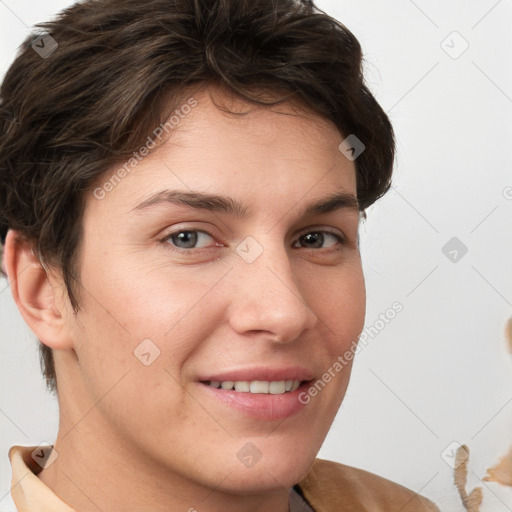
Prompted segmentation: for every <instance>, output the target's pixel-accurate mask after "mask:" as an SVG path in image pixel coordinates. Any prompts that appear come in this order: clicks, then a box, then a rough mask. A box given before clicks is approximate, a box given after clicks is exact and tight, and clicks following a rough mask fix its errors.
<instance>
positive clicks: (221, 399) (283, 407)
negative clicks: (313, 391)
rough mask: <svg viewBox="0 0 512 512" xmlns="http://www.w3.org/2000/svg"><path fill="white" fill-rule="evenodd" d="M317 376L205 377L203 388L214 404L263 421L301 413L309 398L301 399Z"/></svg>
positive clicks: (207, 397)
mask: <svg viewBox="0 0 512 512" xmlns="http://www.w3.org/2000/svg"><path fill="white" fill-rule="evenodd" d="M312 382H313V379H308V380H299V379H286V380H277V381H264V380H250V381H243V380H241V381H239V380H237V381H235V380H233V381H232V380H222V381H220V380H201V381H199V382H197V384H198V385H199V386H200V388H199V389H200V391H201V393H203V394H204V395H205V398H206V399H208V400H211V401H212V404H217V405H220V407H221V408H227V409H229V412H230V416H231V415H232V414H233V412H235V413H237V414H240V415H242V416H244V417H246V418H247V417H249V418H251V419H253V420H259V421H262V420H263V421H275V420H283V419H285V418H289V417H291V416H294V415H297V414H299V413H300V412H301V411H303V410H304V408H305V407H306V404H307V402H305V401H303V400H300V396H301V394H302V393H304V392H305V391H306V390H307V389H308V388H309V386H310V385H311V383H312Z"/></svg>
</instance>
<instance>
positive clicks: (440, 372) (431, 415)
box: [0, 0, 512, 512]
mask: <svg viewBox="0 0 512 512" xmlns="http://www.w3.org/2000/svg"><path fill="white" fill-rule="evenodd" d="M68 5H70V2H67V1H58V0H52V1H49V0H46V1H45V2H35V1H27V0H16V2H14V0H5V1H0V52H1V53H0V76H3V74H4V73H5V71H6V69H7V67H8V66H9V64H10V63H11V62H12V60H13V58H14V56H15V52H16V48H17V46H18V45H19V44H21V42H22V40H23V39H24V38H25V36H26V35H28V30H29V27H30V26H31V25H33V24H34V23H37V22H40V21H44V20H46V19H48V18H49V17H50V16H52V15H53V14H55V13H57V12H58V11H59V10H60V9H62V8H64V7H66V6H68ZM318 5H319V6H320V7H321V8H323V9H325V10H326V11H327V12H328V13H329V14H331V15H333V16H334V17H336V18H337V19H339V20H340V21H342V22H343V23H344V24H345V25H346V26H347V27H348V28H349V29H350V30H351V31H352V32H353V33H354V34H355V35H356V36H357V38H358V39H359V41H360V42H361V44H362V47H363V51H364V53H365V60H366V63H365V69H366V74H367V81H368V85H369V87H370V89H371V90H372V92H373V93H374V94H375V96H376V97H377V99H378V101H379V102H380V103H381V105H382V106H383V108H384V109H385V110H386V111H387V112H388V114H389V116H390V118H391V121H392V123H393V125H394V128H395V131H396V135H397V146H398V147H397V149H398V155H397V162H396V167H395V176H394V183H393V188H392V190H390V191H389V192H388V194H387V195H386V196H385V197H384V198H383V199H381V200H380V201H379V202H378V203H377V204H376V205H374V206H372V207H371V208H370V209H369V211H368V216H369V219H368V220H367V221H366V223H365V224H363V225H362V227H361V244H362V257H363V265H364V270H365V276H366V285H367V295H368V305H367V322H366V325H367V326H372V325H374V324H375V322H376V320H377V319H378V318H379V315H380V314H381V313H385V312H386V311H387V310H388V308H390V307H391V305H392V304H393V303H394V302H395V301H399V302H400V303H401V304H402V305H403V308H404V309H403V311H402V312H401V313H399V314H398V315H397V316H396V318H395V319H394V320H393V321H391V322H390V323H389V324H387V325H386V326H385V328H383V329H380V330H379V333H378V335H377V336H374V337H373V338H371V337H369V338H368V339H369V343H368V344H367V345H366V346H365V347H364V348H363V349H362V350H361V352H360V353H359V354H358V356H357V358H356V362H355V364H354V370H353V375H352V380H351V383H350V386H349V389H348V393H347V396H346V398H345V401H344V403H343V405H342V407H341V409H340V412H339V414H338V416H337V418H336V421H335V422H334V424H333V427H332V429H331V431H330V433H329V435H328V437H327V439H326V441H325V444H324V446H323V448H322V450H321V451H320V453H319V456H320V457H322V458H328V459H331V460H335V461H338V462H343V463H345V464H349V465H353V466H357V467H361V468H364V469H367V470H369V471H372V472H375V473H378V474H380V475H382V476H385V477H387V478H390V479H391V480H394V481H396V482H399V483H402V484H403V485H406V486H407V487H410V488H412V489H414V490H415V491H418V492H421V493H422V494H424V495H426V496H428V497H430V498H431V499H433V500H434V501H435V502H436V503H437V504H438V505H439V506H440V508H441V509H442V510H443V511H448V512H452V511H453V512H459V511H462V510H463V508H462V505H461V504H460V499H459V498H458V495H457V493H456V490H455V488H454V486H453V477H452V474H453V471H452V468H451V467H450V466H449V465H448V464H447V462H446V461H445V460H444V459H443V457H442V453H443V452H444V450H445V448H446V447H447V446H448V445H450V443H452V442H453V441H456V442H459V443H466V444H467V445H468V446H469V448H470V451H471V455H470V463H469V469H470V476H469V479H468V485H467V489H468V492H469V491H471V490H472V489H473V488H474V487H475V486H477V485H480V486H482V487H483V490H484V496H485V497H484V503H483V506H482V509H481V510H482V512H505V511H511V510H512V489H511V488H505V487H502V486H499V485H498V484H489V483H487V482H481V481H480V479H481V478H482V477H483V476H484V475H485V472H486V469H487V468H488V467H490V466H491V465H493V464H495V463H496V462H497V461H498V459H499V458H500V456H501V455H503V454H505V452H506V451H507V450H508V447H509V446H510V444H511V443H512V440H511V437H512V355H511V354H509V353H508V352H507V350H506V343H505V338H504V334H503V331H504V325H505V322H506V320H507V318H508V317H509V316H511V315H512V258H511V256H512V229H511V228H512V222H511V220H512V188H507V187H512V156H511V148H512V121H511V118H512V31H511V28H512V1H511V0H500V1H496V0H479V1H474V0H473V1H468V0H464V1H463V0H452V1H450V2H441V1H440V0H430V1H427V0H416V1H414V2H413V1H412V0H393V1H391V2H382V1H380V0H357V1H356V0H323V1H322V0H319V1H318ZM454 31H456V32H458V34H459V35H457V34H453V32H454ZM443 41H444V43H443ZM465 41H466V42H467V44H469V47H468V49H467V50H466V51H465V52H464V53H462V54H461V55H460V56H458V54H459V53H460V52H461V51H462V50H463V49H464V47H465V44H466V43H465ZM450 53H451V55H450ZM453 57H458V58H453ZM507 191H508V195H507ZM507 197H508V198H509V199H507ZM452 237H457V238H458V239H459V240H460V241H461V242H462V243H463V244H464V245H465V246H466V247H467V248H468V252H467V254H465V255H464V256H463V257H462V258H460V252H459V260H458V261H457V262H455V263H454V262H452V261H450V259H448V257H446V256H445V255H444V254H443V252H442V248H443V246H444V245H445V244H446V243H447V242H448V241H449V240H450V239H451V238H452ZM379 325H380V324H379ZM0 336H1V342H0V357H1V359H0V369H1V372H0V374H1V375H0V379H1V380H0V510H2V511H3V510H10V508H9V507H12V504H10V498H9V496H8V494H9V482H10V477H11V474H10V465H9V462H8V459H7V451H8V448H9V447H10V446H11V445H13V444H23V445H32V444H34V445H35V444H39V443H40V442H42V441H47V442H49V443H52V442H53V441H54V440H55V436H56V431H57V404H56V402H55V399H54V398H53V397H52V396H51V395H49V394H48V393H47V392H46V391H45V388H44V385H43V380H42V377H41V374H40V369H39V362H38V353H37V341H36V339H35V336H34V335H33V334H32V333H31V332H30V331H29V330H28V328H27V327H26V326H25V325H24V323H23V321H22V319H21V316H20V315H19V313H18V310H17V309H16V307H15V305H14V304H13V301H12V298H11V295H10V291H9V288H8V286H7V283H6V281H5V280H1V281H0ZM448 453H449V452H448Z"/></svg>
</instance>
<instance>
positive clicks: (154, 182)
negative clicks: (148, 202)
mask: <svg viewBox="0 0 512 512" xmlns="http://www.w3.org/2000/svg"><path fill="white" fill-rule="evenodd" d="M212 94H213V96H212ZM184 106H187V108H185V107H184ZM224 109H228V111H229V112H226V111H225V110H224ZM169 120H170V121H172V122H170V123H168V125H167V130H166V134H165V135H164V136H163V138H162V140H161V141H159V140H154V142H155V144H153V145H152V146H156V147H155V148H154V149H152V150H150V151H149V152H148V151H142V148H141V151H139V153H145V156H144V157H143V158H141V155H140V154H139V155H136V154H134V155H135V156H134V157H133V158H130V159H129V160H127V161H126V162H125V163H124V165H123V163H121V164H119V165H118V166H117V167H114V168H112V169H111V170H109V172H107V173H106V174H105V175H104V176H103V177H102V178H101V179H100V180H98V181H97V183H96V185H97V186H98V185H99V186H100V187H103V188H104V189H108V190H107V193H106V194H105V198H104V200H103V201H101V203H103V205H102V206H106V203H108V204H109V206H110V207H116V206H117V207H122V209H123V211H124V212H126V213H127V212H128V211H130V210H132V209H133V208H134V207H135V206H136V205H138V204H140V203H141V201H144V200H145V199H146V198H148V197H149V194H150V193H152V194H154V193H156V192H157V191H161V190H164V189H167V190H170V189H173V190H181V191H183V192H187V191H189V192H190V191H192V190H195V191H203V192H206V191H208V192H215V193H223V194H224V195H226V194H227V195H231V196H232V197H235V196H238V197H242V196H244V195H245V196H247V195H249V196H251V197H253V198H255V197H256V196H257V195H258V194H257V193H258V192H261V191H263V190H265V191H266V194H273V195H274V197H275V199H279V197H281V198H283V199H284V197H285V196H286V195H290V196H291V197H298V196H299V195H301V194H302V195H303V194H304V192H305V191H307V190H310V189H312V188H314V187H320V188H322V189H323V190H324V191H326V192H327V191H329V192H333V189H334V188H335V189H336V190H340V189H343V190H345V191H347V192H352V193H353V194H354V195H355V192H356V176H355V164H354V162H351V161H349V160H348V159H347V158H345V157H344V156H343V155H342V153H341V152H340V151H339V150H338V146H339V144H340V142H341V140H342V139H343V137H342V135H341V133H340V132H339V131H338V129H337V128H336V126H335V125H334V124H333V123H332V122H331V121H329V120H326V119H324V118H322V117H320V116H319V115H317V114H314V113H312V112H310V111H308V110H306V109H305V108H303V107H302V106H301V105H298V104H294V103H283V104H280V105H276V106H273V107H271V108H270V107H260V106H255V105H252V104H249V103H247V102H245V101H242V100H240V99H239V98H233V97H227V96H225V95H224V96H223V95H219V94H218V93H216V92H215V91H213V92H212V91H211V90H203V91H200V92H196V93H195V94H193V95H191V96H190V97H184V99H183V100H182V103H181V106H180V105H178V106H177V107H176V108H175V110H174V111H173V112H172V113H171V116H170V117H169ZM161 131H162V130H160V132H161ZM154 133H155V132H154ZM156 133H159V132H158V131H157V132H156ZM150 139H151V137H149V138H148V141H149V140H150ZM153 139H155V137H153ZM148 145H149V143H148ZM119 169H124V170H123V171H122V172H121V173H119V172H118V171H119ZM116 174H117V175H119V174H121V175H122V176H121V178H119V176H116ZM104 185H106V187H104Z"/></svg>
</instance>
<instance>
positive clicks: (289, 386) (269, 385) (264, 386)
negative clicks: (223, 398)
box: [200, 379, 310, 395]
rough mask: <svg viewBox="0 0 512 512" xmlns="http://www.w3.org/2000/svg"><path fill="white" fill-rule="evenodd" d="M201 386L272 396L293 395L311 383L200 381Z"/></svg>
mask: <svg viewBox="0 0 512 512" xmlns="http://www.w3.org/2000/svg"><path fill="white" fill-rule="evenodd" d="M200 382H201V384H205V385H206V386H210V387H212V388H215V389H223V390H225V391H233V390H234V391H236V392H238V393H252V394H264V395H267V394H270V395H282V394H284V393H293V392H294V391H296V390H297V389H298V388H299V387H300V386H301V385H303V384H304V383H306V382H310V381H309V380H307V381H306V380H297V379H288V380H274V381H267V380H251V381H249V380H237V381H232V380H224V381H218V380H207V381H200Z"/></svg>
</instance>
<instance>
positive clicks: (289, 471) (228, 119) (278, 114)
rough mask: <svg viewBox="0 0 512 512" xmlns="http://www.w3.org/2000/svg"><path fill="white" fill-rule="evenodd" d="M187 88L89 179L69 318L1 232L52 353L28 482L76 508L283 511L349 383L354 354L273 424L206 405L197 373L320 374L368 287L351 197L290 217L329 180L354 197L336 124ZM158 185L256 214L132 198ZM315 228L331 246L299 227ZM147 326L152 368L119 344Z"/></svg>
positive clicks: (30, 318)
mask: <svg viewBox="0 0 512 512" xmlns="http://www.w3.org/2000/svg"><path fill="white" fill-rule="evenodd" d="M210 92H211V91H210ZM194 97H195V99H196V100H197V101H198V105H197V106H196V107H195V108H193V109H192V111H191V113H190V114H188V115H187V116H186V117H185V118H184V119H182V120H181V122H180V124H179V126H178V127H177V128H176V129H175V130H174V131H173V132H172V137H171V138H170V139H169V140H168V141H167V142H166V143H165V144H162V145H160V146H159V147H158V148H156V149H155V150H154V151H152V152H151V153H150V155H148V156H146V157H145V158H144V159H143V161H141V162H140V163H139V164H138V165H137V166H136V167H135V168H134V169H133V171H132V172H131V173H130V174H129V175H127V176H126V177H125V178H124V179H123V180H122V182H121V183H119V184H118V185H117V186H116V187H115V188H114V189H113V190H112V191H110V192H108V193H107V194H106V195H105V197H104V198H103V199H101V200H98V199H96V198H95V197H94V196H93V194H92V192H89V193H88V195H87V200H86V207H85V212H84V217H83V226H84V239H83V244H82V246H81V252H80V272H81V283H82V288H81V292H80V300H81V310H80V312H79V313H78V314H77V315H73V312H72V308H71V305H70V303H69V299H68V298H67V295H66V293H65V288H64V285H63V282H62V279H61V276H60V273H59V272H58V269H48V272H45V270H44V269H43V268H42V267H41V265H40V264H39V262H38V260H37V259H36V258H35V257H34V255H33V254H32V252H31V250H30V248H29V246H28V245H26V244H23V243H21V242H16V238H15V233H14V232H12V231H11V232H9V235H8V239H7V244H6V250H5V251H6V252H5V265H6V269H7V272H8V275H9V279H10V281H11V283H12V284H11V287H12V292H13V297H14V299H15V301H16V303H17V305H18V307H19V309H20V312H21V314H22V315H23V317H24V318H25V320H26V322H27V323H28V325H29V326H30V328H31V329H32V330H33V331H34V333H35V334H36V335H37V336H38V338H39V339H40V340H41V342H43V343H45V344H46V345H48V346H50V347H52V349H53V350H54V357H55V363H56V369H57V381H58V383H59V406H60V426H59V431H58V436H57V440H56V442H55V450H56V451H57V453H58V458H57V459H56V461H55V462H54V463H53V464H52V465H50V466H49V467H48V468H46V469H44V470H43V471H42V472H41V473H39V478H40V479H41V480H42V481H43V482H44V483H45V484H46V485H48V486H49V487H50V488H51V489H52V490H53V491H54V492H55V493H56V494H57V495H58V496H60V497H61V498H62V499H63V500H64V501H65V502H67V503H68V504H70V505H71V506H72V507H74V508H76V509H77V510H80V511H81V512H93V511H94V512H97V511H98V509H100V510H108V511H109V512H121V511H127V510H133V511H137V512H150V511H151V512H164V511H165V512H168V511H169V510H173V511H181V510H183V511H187V510H189V511H191V512H192V511H193V510H197V511H198V512H213V511H219V510H222V511H225V512H231V511H233V512H234V511H240V510H244V511H247V512H257V511H268V510H273V511H276V512H286V511H288V491H289V489H290V488H291V487H292V486H293V485H294V484H296V483H297V482H299V481H300V480H301V479H302V478H304V476H305V475H306V474H307V472H308V470H309V469H310V467H311V464H312V462H313V460H314V458H315V456H316V454H317V453H318V450H319V449H320V447H321V445H322V442H323V441H324V439H325V436H326V434H327V432H328V430H329V428H330V426H331V423H332V421H333V420H334V417H335V415H336V412H337V411H338V408H339V406H340V405H341V402H342V400H343V397H344V396H345V392H346V388H347V385H348V382H349V376H350V371H351V364H349V365H347V366H346V367H345V368H344V369H343V370H342V371H341V372H339V373H338V374H337V375H336V377H335V378H333V379H332V380H331V382H330V383H329V384H328V385H327V386H326V387H325V388H324V389H323V390H322V391H321V392H320V393H318V394H317V395H316V396H315V397H313V398H311V401H310V403H309V404H308V405H307V406H306V407H304V408H303V409H302V410H301V411H300V412H299V413H298V414H296V415H294V416H291V417H289V418H286V419H285V420H276V421H264V420H256V419H253V418H250V417H248V416H246V415H244V414H243V413H240V412H238V411H236V410H234V409H231V408H227V407H226V406H224V405H221V404H219V403H216V402H215V401H213V400H212V399H210V398H209V396H208V395H207V394H206V393H205V392H204V391H203V389H201V386H202V385H201V384H198V383H197V382H196V379H197V376H198V375H199V374H201V373H204V372H209V371H212V370H215V371H219V372H220V371H224V370H226V369H239V368H247V367H251V366H255V365H266V366H269V365H271V366H272V367H277V366H290V365H299V366H303V367H306V368H308V369H310V370H311V371H312V372H313V373H314V375H315V376H316V378H320V376H321V375H322V373H323V372H324V371H326V370H327V369H328V368H329V367H331V366H332V365H333V363H334V362H335V361H336V358H337V357H338V356H339V355H341V354H343V353H344V352H345V351H346V350H348V349H349V348H350V345H351V343H352V342H353V341H354V340H357V338H358V336H359V334H360V333H361V331H362V329H363V326H364V315H365V300H366V296H365V284H364V277H363V272H362V266H361V258H360V252H359V246H358V241H357V233H358V227H359V219H360V217H359V215H358V213H357V211H353V210H348V209H340V210H337V211H334V212H331V213H327V214H321V215H315V216H307V217H304V216H302V215H301V210H303V209H304V208H305V207H306V206H307V205H308V204H310V203H312V202H314V201H315V200H318V199H322V198H324V197H326V196H328V195H330V194H332V193H333V191H344V192H347V193H350V194H353V195H354V196H355V195H356V174H355V164H354V162H351V161H349V160H348V159H346V158H345V157H344V156H343V154H342V153H341V152H340V151H339V150H338V145H339V144H340V142H341V141H342V140H343V139H344V137H343V136H342V135H341V134H340V133H339V131H338V130H337V129H336V127H335V126H334V125H333V124H332V123H330V122H328V121H326V120H324V119H322V118H320V117H319V116H317V115H315V114H312V113H310V112H307V111H306V112H305V111H301V110H299V109H298V107H297V105H293V104H291V103H286V104H284V105H281V106H279V107H273V108H272V109H269V108H259V107H255V106H253V105H251V106H249V105H247V104H245V103H244V102H242V101H239V100H233V99H229V98H227V97H225V96H224V97H223V99H224V101H225V102H226V104H228V105H229V108H230V109H232V110H237V111H250V112H249V113H247V114H246V115H245V116H242V117H236V116H230V115H227V114H225V113H223V112H221V111H220V110H219V109H217V108H216V107H215V106H214V105H213V103H212V101H211V99H210V96H209V94H208V91H202V92H200V93H198V94H195V95H194ZM220 97H221V96H220V93H219V95H218V97H217V98H216V101H217V102H219V98H220ZM284 114H285V115H284ZM106 178H108V176H105V177H103V179H102V180H100V181H99V183H100V184H101V183H104V182H105V179H106ZM164 189H173V190H182V191H187V192H190V191H191V190H194V191H201V192H208V193H215V194H222V195H225V196H229V197H231V198H234V199H237V200H238V201H240V202H241V203H242V204H243V205H244V206H246V207H247V208H250V209H251V210H252V212H253V215H252V216H251V217H247V218H237V217H236V216H233V215H229V214H226V213H221V212H212V211H206V210H195V209H193V208H190V207H186V206H177V205H175V204H170V203H167V204H160V205H158V206H156V207H154V208H148V209H144V210H137V211H132V209H133V208H134V207H135V206H136V205H138V204H139V203H141V202H142V201H143V200H144V199H146V198H147V197H148V196H150V195H151V194H153V193H155V192H159V191H161V190H164ZM185 228H186V229H185ZM180 229H182V230H185V231H187V230H192V229H194V230H199V231H200V232H204V233H205V234H200V236H199V238H198V241H197V245H196V247H198V248H187V246H186V245H184V244H183V243H181V244H180V242H179V240H176V237H174V238H169V236H168V235H169V233H170V232H171V231H173V232H176V231H178V232H179V230H180ZM325 230H329V231H333V232H334V233H336V234H339V235H340V236H343V237H345V238H346V240H345V242H344V243H343V244H341V243H340V242H339V241H338V239H337V238H336V237H333V236H332V235H329V234H325V236H324V239H323V242H322V239H321V236H320V242H318V243H315V242H314V241H313V242H311V241H309V242H308V241H307V240H306V241H305V240H304V239H303V238H301V236H302V235H306V234H308V233H318V232H319V231H320V232H323V231H325ZM206 233H208V234H206ZM165 236H167V239H164V240H162V239H163V238H164V237H165ZM248 236H251V237H253V238H254V239H255V240H256V241H257V242H258V243H259V244H260V246H261V247H262V248H263V252H262V254H261V255H260V256H259V257H258V258H257V259H256V260H255V261H254V262H252V263H247V262H246V261H244V259H242V258H241V257H240V256H239V254H238V253H237V252H236V247H237V246H238V245H239V244H240V243H241V242H242V241H243V240H244V239H245V238H246V237H248ZM173 243H174V245H173ZM177 244H178V245H177ZM173 247H174V248H184V247H185V248H184V249H183V250H184V251H189V253H188V254H183V253H179V252H175V251H173ZM146 338H149V339H151V340H152V342H153V343H154V344H155V345H156V346H157V347H158V349H159V350H160V355H159V357H157V358H156V359H155V360H154V361H153V362H152V364H150V365H149V366H145V365H143V364H142V363H141V362H140V361H139V360H138V359H137V358H136V357H135V356H134V354H133V351H134V350H135V349H136V347H137V346H138V345H139V344H140V343H141V341H142V340H144V339H146ZM247 442H251V443H253V444H254V445H255V446H256V447H257V449H258V450H259V452H260V453H261V459H260V460H259V461H258V462H257V463H256V464H255V465H254V466H252V467H250V468H248V467H246V466H245V465H244V464H242V463H241V461H240V460H239V458H238V457H237V453H238V451H239V450H240V449H241V448H242V447H243V446H244V445H245V444H246V443H247ZM77 488H78V489H79V490H77Z"/></svg>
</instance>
